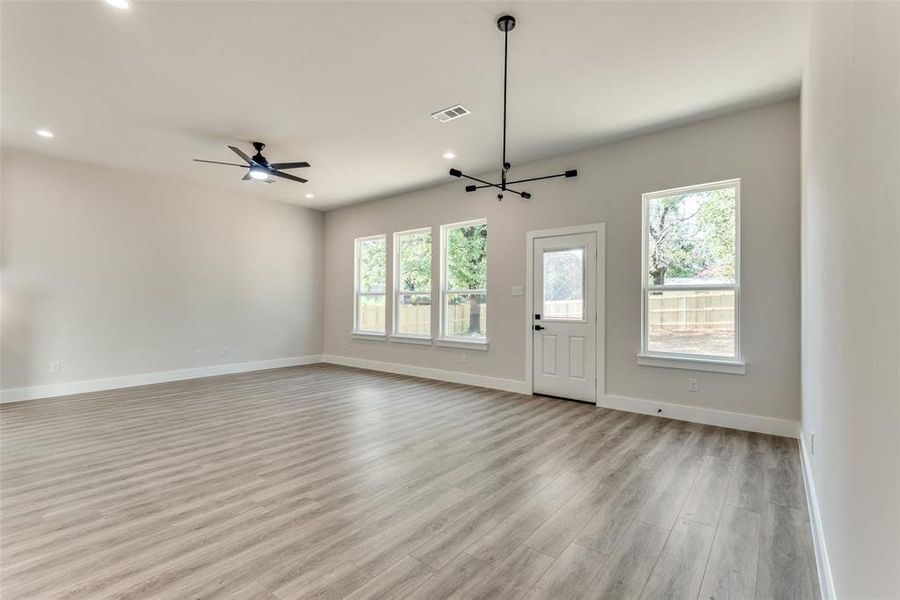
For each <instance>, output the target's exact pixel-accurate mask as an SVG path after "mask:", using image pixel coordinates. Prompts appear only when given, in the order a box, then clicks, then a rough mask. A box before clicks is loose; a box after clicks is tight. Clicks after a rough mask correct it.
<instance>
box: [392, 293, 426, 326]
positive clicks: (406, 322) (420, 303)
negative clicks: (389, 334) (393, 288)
mask: <svg viewBox="0 0 900 600" xmlns="http://www.w3.org/2000/svg"><path fill="white" fill-rule="evenodd" d="M398 300H399V303H398V304H397V333H403V334H406V335H429V336H430V335H431V294H400V296H399V298H398Z"/></svg>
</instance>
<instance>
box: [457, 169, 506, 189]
mask: <svg viewBox="0 0 900 600" xmlns="http://www.w3.org/2000/svg"><path fill="white" fill-rule="evenodd" d="M460 177H465V178H466V179H471V180H472V181H477V182H479V183H483V184H484V185H483V186H478V187H495V188H500V184H499V183H491V182H490V181H485V180H484V179H478V178H477V177H472V176H471V175H466V174H465V173H460Z"/></svg>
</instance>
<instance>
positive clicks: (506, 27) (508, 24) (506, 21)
mask: <svg viewBox="0 0 900 600" xmlns="http://www.w3.org/2000/svg"><path fill="white" fill-rule="evenodd" d="M515 28H516V19H515V18H514V17H513V16H511V15H503V16H502V17H500V18H499V19H497V29H499V30H500V31H502V32H503V156H502V157H501V159H500V165H501V166H500V183H491V182H490V181H485V180H484V179H479V178H478V177H472V176H471V175H466V174H465V173H463V172H462V171H460V170H459V169H450V175H451V176H452V177H465V178H466V179H471V180H472V181H477V182H478V183H480V184H481V185H467V186H466V191H467V192H474V191H476V190H480V189H483V188H496V189H498V190H500V192H499V193H498V194H497V200H503V193H504V192H510V193H513V194H516V195H518V196H521V197H522V198H524V199H525V200H528V199H529V198H531V194H530V193H529V192H517V191H516V190H514V189H511V188H509V187H507V186H510V185H514V184H517V183H525V182H528V181H539V180H541V179H555V178H557V177H566V178H570V177H578V171H577V170H576V169H569V170H568V171H565V172H563V173H556V174H554V175H543V176H541V177H529V178H527V179H517V180H515V181H507V180H506V174H507V172H509V170H510V169H511V168H512V165H511V164H510V163H509V161H507V160H506V88H507V86H506V72H507V67H508V65H509V32H510V31H512V30H513V29H515Z"/></svg>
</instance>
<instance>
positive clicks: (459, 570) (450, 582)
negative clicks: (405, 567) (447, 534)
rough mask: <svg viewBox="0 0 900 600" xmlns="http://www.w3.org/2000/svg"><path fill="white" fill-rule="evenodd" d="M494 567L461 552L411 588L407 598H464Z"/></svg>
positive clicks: (419, 599) (445, 599)
mask: <svg viewBox="0 0 900 600" xmlns="http://www.w3.org/2000/svg"><path fill="white" fill-rule="evenodd" d="M493 571H494V568H493V567H492V566H491V565H489V564H487V563H485V562H483V561H480V560H478V559H477V558H475V557H473V556H471V555H469V554H466V553H465V552H462V553H460V554H459V556H457V557H456V558H454V559H453V560H452V561H450V563H449V564H448V565H447V566H446V567H444V568H443V569H441V570H440V571H438V572H436V573H435V574H434V575H432V576H431V577H429V578H428V579H427V580H426V581H425V582H424V583H423V584H422V585H420V586H419V587H417V588H416V589H415V590H413V591H412V592H411V593H410V594H409V595H408V596H407V597H406V598H407V600H449V599H451V598H464V597H466V596H467V595H468V594H469V591H470V590H471V589H472V588H474V587H475V586H477V585H478V584H479V583H480V582H481V581H482V580H483V579H484V578H485V577H488V576H489V575H490V574H491V573H492V572H493Z"/></svg>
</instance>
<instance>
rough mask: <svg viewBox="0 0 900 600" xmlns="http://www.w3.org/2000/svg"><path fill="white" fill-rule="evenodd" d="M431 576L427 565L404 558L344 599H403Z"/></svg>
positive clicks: (431, 572)
mask: <svg viewBox="0 0 900 600" xmlns="http://www.w3.org/2000/svg"><path fill="white" fill-rule="evenodd" d="M432 574H434V570H432V569H431V568H430V567H429V566H428V565H426V564H424V563H422V562H419V561H418V560H416V559H414V558H412V557H411V556H405V557H403V558H401V559H400V560H399V561H397V562H396V563H395V564H394V566H392V567H390V568H389V569H388V570H386V571H384V572H383V573H381V574H380V575H378V576H377V577H374V578H373V579H370V580H369V581H368V582H366V583H365V584H364V585H363V586H362V587H360V588H358V589H357V590H356V591H354V592H353V593H351V594H349V595H348V596H345V598H346V599H347V600H376V599H378V600H380V599H384V600H390V599H391V598H403V597H405V596H406V595H407V594H409V593H410V592H412V591H413V590H414V589H416V588H417V587H418V586H419V585H421V584H422V583H424V582H425V580H426V579H428V578H429V577H431V575H432Z"/></svg>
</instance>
